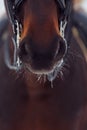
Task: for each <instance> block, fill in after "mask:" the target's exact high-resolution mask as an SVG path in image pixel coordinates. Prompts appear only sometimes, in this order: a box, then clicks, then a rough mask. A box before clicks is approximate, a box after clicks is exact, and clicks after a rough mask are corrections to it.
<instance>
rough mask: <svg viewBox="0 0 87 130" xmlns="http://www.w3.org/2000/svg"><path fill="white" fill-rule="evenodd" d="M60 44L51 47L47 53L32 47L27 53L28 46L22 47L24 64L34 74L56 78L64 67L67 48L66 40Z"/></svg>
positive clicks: (51, 78)
mask: <svg viewBox="0 0 87 130" xmlns="http://www.w3.org/2000/svg"><path fill="white" fill-rule="evenodd" d="M60 44H61V45H60ZM60 44H58V43H57V44H56V46H54V48H53V47H51V48H50V49H49V50H48V51H46V52H45V53H43V52H39V53H36V52H35V50H34V51H31V50H32V49H31V48H30V50H29V51H28V52H29V53H28V54H27V53H25V47H26V46H25V47H24V46H23V48H21V51H20V52H22V54H21V53H20V59H21V61H22V66H23V67H24V68H25V69H27V70H28V71H29V72H31V73H33V74H36V75H47V77H48V79H49V80H50V81H51V80H53V79H55V77H56V76H57V74H58V72H60V71H61V69H62V67H63V64H64V61H63V59H64V56H65V53H66V48H67V47H66V45H65V43H64V41H63V42H61V43H60ZM26 45H27V44H26ZM26 48H27V47H26ZM38 50H39V49H38ZM37 52H38V51H37ZM24 54H25V55H24Z"/></svg>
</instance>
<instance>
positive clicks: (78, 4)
mask: <svg viewBox="0 0 87 130" xmlns="http://www.w3.org/2000/svg"><path fill="white" fill-rule="evenodd" d="M73 1H74V3H75V6H74V9H75V10H78V11H80V12H84V13H85V14H87V0H73ZM4 14H5V8H4V0H0V18H1V17H2V16H3V15H4Z"/></svg>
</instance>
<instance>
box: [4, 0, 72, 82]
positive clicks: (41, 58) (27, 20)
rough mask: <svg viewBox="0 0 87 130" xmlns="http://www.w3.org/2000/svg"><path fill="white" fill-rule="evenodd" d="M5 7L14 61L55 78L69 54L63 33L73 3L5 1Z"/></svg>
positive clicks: (58, 1)
mask: <svg viewBox="0 0 87 130" xmlns="http://www.w3.org/2000/svg"><path fill="white" fill-rule="evenodd" d="M5 5H6V8H7V12H8V15H9V17H10V21H11V24H12V25H13V33H14V37H15V38H14V44H16V45H15V48H16V53H17V57H16V59H15V61H16V60H17V62H18V65H19V66H22V67H21V68H23V67H25V68H27V69H28V70H29V71H30V72H32V73H34V74H42V75H43V74H44V75H48V78H49V77H51V75H54V77H53V78H55V77H56V75H57V72H59V71H60V69H61V68H62V66H63V63H64V57H65V55H66V53H67V41H66V39H65V35H64V34H65V29H66V26H67V22H68V15H69V12H70V10H71V0H67V1H66V0H34V1H33V0H25V1H23V0H12V1H11V0H5ZM12 35H13V34H12ZM20 64H21V65H20ZM49 80H51V79H50V78H49Z"/></svg>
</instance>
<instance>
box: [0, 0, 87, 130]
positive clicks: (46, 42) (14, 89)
mask: <svg viewBox="0 0 87 130" xmlns="http://www.w3.org/2000/svg"><path fill="white" fill-rule="evenodd" d="M8 2H10V6H11V5H12V6H11V8H10V13H11V11H13V12H12V13H11V15H9V11H8V7H9V6H8ZM68 2H70V5H69V6H67V5H68ZM65 4H66V9H67V8H68V7H70V10H68V13H67V14H68V15H69V17H68V16H67V17H66V18H67V22H68V23H67V22H65V23H64V26H61V24H62V23H61V19H62V20H64V19H63V16H64V13H65V12H67V11H64V10H62V9H61V8H62V5H61V6H60V3H59V2H58V1H57V0H25V1H23V0H22V1H21V0H20V1H19V2H18V1H17V0H12V2H11V0H5V5H6V9H7V14H8V15H9V16H10V20H11V22H12V23H13V24H14V22H15V26H16V28H14V29H16V31H15V32H16V33H15V35H14V34H13V33H14V31H13V30H12V25H11V24H9V29H8V31H9V33H8V32H6V33H4V34H3V35H2V39H4V42H3V44H2V46H1V48H0V130H87V64H86V61H85V58H84V55H83V53H82V51H81V48H80V47H79V44H78V43H77V41H76V39H75V38H74V36H73V33H72V26H73V20H72V17H71V16H72V15H73V11H72V7H71V4H72V1H70V0H65V3H63V6H64V5H65ZM14 5H15V6H14ZM14 8H15V9H14ZM64 8H65V7H64ZM11 9H12V10H11ZM14 11H15V13H14ZM69 11H70V12H71V14H69V13H70V12H69ZM13 16H14V17H15V19H17V20H18V22H19V23H21V25H22V26H17V25H18V23H17V21H14V17H13ZM9 23H10V22H9ZM66 23H67V25H66ZM15 26H14V27H15ZM19 27H20V28H21V29H18V28H19ZM62 27H63V30H62ZM65 27H66V28H65ZM64 28H65V31H64ZM17 31H18V32H17ZM18 34H21V35H20V39H19V35H18ZM13 35H14V36H16V38H14V39H13V40H12V37H13ZM17 36H18V37H17ZM1 41H3V40H1ZM13 42H14V43H13ZM16 43H17V45H18V46H17V47H16V45H14V44H16ZM4 45H5V46H4ZM7 46H9V49H8V48H7ZM15 47H16V49H15ZM15 50H16V51H17V52H15V53H14V51H15ZM9 54H11V55H9ZM14 54H15V55H16V56H17V57H16V58H15V55H14ZM9 58H10V59H9Z"/></svg>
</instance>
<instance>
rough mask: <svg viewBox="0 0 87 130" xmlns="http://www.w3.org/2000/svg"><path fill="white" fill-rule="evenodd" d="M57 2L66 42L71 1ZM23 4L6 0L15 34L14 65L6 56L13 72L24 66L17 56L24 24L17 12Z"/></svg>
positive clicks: (61, 28)
mask: <svg viewBox="0 0 87 130" xmlns="http://www.w3.org/2000/svg"><path fill="white" fill-rule="evenodd" d="M55 1H56V3H57V4H58V5H59V6H60V9H61V12H62V16H61V18H60V20H59V21H60V35H61V37H62V38H63V40H64V41H65V42H66V39H65V28H66V25H67V22H68V18H69V12H70V10H71V0H55ZM23 2H24V0H15V1H14V2H12V0H6V7H7V12H8V14H9V18H10V22H11V25H12V29H13V34H14V35H13V38H12V40H13V45H14V54H13V64H11V62H10V56H9V54H6V55H8V59H9V61H7V60H6V64H7V66H8V67H9V69H13V70H19V69H20V68H21V65H22V62H21V60H20V58H19V56H18V54H17V51H18V49H19V42H20V37H21V32H22V24H21V23H19V21H18V20H17V18H16V10H17V9H18V8H19V6H20V5H21V4H23ZM66 46H67V42H66ZM66 48H67V47H66ZM66 51H67V49H66ZM62 62H63V60H62Z"/></svg>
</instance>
